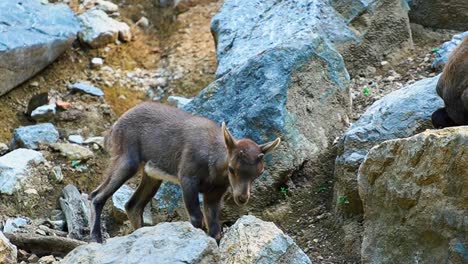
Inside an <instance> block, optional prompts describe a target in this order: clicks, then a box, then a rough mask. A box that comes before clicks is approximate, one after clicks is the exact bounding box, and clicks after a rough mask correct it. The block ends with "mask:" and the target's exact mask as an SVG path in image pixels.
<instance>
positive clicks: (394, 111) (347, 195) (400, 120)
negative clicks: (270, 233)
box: [335, 76, 443, 214]
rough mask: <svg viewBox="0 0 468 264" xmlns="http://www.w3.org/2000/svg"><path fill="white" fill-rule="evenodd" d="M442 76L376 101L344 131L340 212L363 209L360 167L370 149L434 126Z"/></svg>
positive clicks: (339, 178)
mask: <svg viewBox="0 0 468 264" xmlns="http://www.w3.org/2000/svg"><path fill="white" fill-rule="evenodd" d="M438 79H439V76H436V77H433V78H428V79H424V80H421V81H418V82H416V83H414V84H412V85H410V86H407V87H404V88H402V89H400V90H397V91H394V92H392V93H390V94H388V95H387V96H385V97H383V98H382V99H380V100H378V101H377V102H375V103H374V104H373V105H372V106H371V107H369V109H367V111H366V112H365V113H364V114H363V115H362V116H361V118H360V119H359V120H358V121H357V122H356V123H354V124H353V125H352V126H351V127H350V128H349V129H348V131H346V133H345V134H344V135H343V137H342V138H341V140H340V142H339V144H338V157H337V158H336V163H335V178H336V184H335V202H336V204H335V206H336V209H337V210H339V211H341V212H346V213H350V214H360V213H362V204H361V200H360V198H359V194H358V188H357V171H358V168H359V165H360V164H361V162H362V161H363V160H364V157H365V156H366V154H367V152H368V151H369V149H371V148H372V147H373V146H375V145H377V144H379V143H381V142H383V141H385V140H388V139H395V138H404V137H409V136H412V135H414V134H416V133H418V132H421V131H423V130H424V129H426V128H432V124H431V115H432V113H433V112H434V111H435V110H437V109H438V108H441V107H443V101H442V99H440V97H439V96H438V95H437V93H436V90H435V89H436V85H437V81H438Z"/></svg>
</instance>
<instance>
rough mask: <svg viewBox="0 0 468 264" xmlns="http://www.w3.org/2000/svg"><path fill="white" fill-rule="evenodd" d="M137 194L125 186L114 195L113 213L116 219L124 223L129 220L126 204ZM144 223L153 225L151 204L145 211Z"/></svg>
mask: <svg viewBox="0 0 468 264" xmlns="http://www.w3.org/2000/svg"><path fill="white" fill-rule="evenodd" d="M134 192H135V190H133V189H132V188H131V187H130V186H128V185H126V184H124V185H122V187H120V188H119V189H118V190H117V191H116V192H115V193H114V194H113V195H112V205H113V208H112V210H113V211H112V213H113V215H114V218H115V219H116V220H117V221H118V222H120V223H122V222H123V221H125V220H127V213H126V212H125V204H126V203H127V201H128V200H130V197H132V194H133V193H134ZM143 222H144V224H146V225H152V224H153V217H152V215H151V204H150V203H149V204H147V205H146V207H145V210H144V211H143Z"/></svg>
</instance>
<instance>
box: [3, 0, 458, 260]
mask: <svg viewBox="0 0 468 264" xmlns="http://www.w3.org/2000/svg"><path fill="white" fill-rule="evenodd" d="M69 2H70V5H71V6H72V7H73V9H74V11H75V12H77V13H82V12H83V10H82V9H80V8H79V5H78V4H77V1H69ZM85 2H86V1H85ZM113 2H114V3H116V4H118V5H119V10H120V14H119V16H118V18H119V20H121V21H124V22H126V23H128V24H129V25H130V28H131V31H132V34H133V38H132V40H131V41H129V42H127V43H120V42H118V43H112V44H109V45H106V46H105V47H103V48H99V49H89V48H87V47H85V46H83V45H80V44H79V43H75V44H74V45H73V48H72V49H70V50H68V51H67V52H65V53H64V54H63V55H62V56H60V58H59V59H58V60H57V61H55V62H54V63H53V64H52V65H50V66H49V67H47V68H46V69H45V70H43V71H42V72H41V73H40V74H38V75H37V76H35V77H33V78H32V79H30V80H28V81H27V82H25V83H23V84H22V85H20V86H19V87H18V88H16V89H14V90H12V91H11V92H9V93H8V94H6V95H4V96H1V97H0V113H1V115H2V119H1V121H0V124H1V126H0V127H2V129H1V130H0V142H3V143H8V142H9V141H10V140H11V138H12V133H13V129H14V128H17V127H18V126H20V125H21V126H24V125H30V124H33V123H34V122H33V121H31V120H29V119H28V118H27V117H26V116H25V115H24V113H25V112H27V108H28V103H29V101H30V99H31V98H32V97H33V96H34V95H38V94H40V93H43V92H47V93H48V95H49V97H50V98H54V99H56V100H62V101H64V102H67V103H69V104H70V105H69V106H66V108H65V109H63V110H62V111H60V112H59V113H58V114H57V115H56V116H55V120H54V124H55V126H56V127H57V128H58V132H59V133H60V136H61V138H68V137H69V135H81V136H82V137H83V138H84V139H87V138H90V137H96V136H102V135H103V133H105V131H106V130H107V129H108V128H109V127H110V125H111V124H112V123H113V122H114V121H115V120H116V118H117V117H118V116H120V115H121V114H122V113H124V112H125V111H126V110H127V109H129V108H130V107H132V106H134V105H136V104H137V103H139V102H141V101H145V100H157V101H162V102H166V101H167V98H168V97H169V96H171V95H178V96H184V97H193V96H194V95H196V94H197V92H198V91H200V90H201V89H202V88H204V87H205V86H206V85H207V84H209V83H210V82H211V81H212V80H213V79H214V73H215V70H216V55H215V48H214V42H213V40H212V36H211V33H210V30H209V24H210V20H211V18H212V16H213V15H214V14H215V13H216V12H217V11H218V9H219V8H220V6H221V3H220V2H217V1H210V0H200V1H188V2H189V3H190V4H188V5H186V6H182V7H180V8H179V9H177V10H176V11H175V12H173V11H171V12H168V13H167V14H166V13H164V14H165V15H164V16H162V17H161V15H160V14H161V12H163V11H162V10H161V9H157V8H156V7H155V6H154V3H153V2H154V1H150V0H133V1H117V0H116V1H113ZM164 12H165V11H164ZM142 17H146V18H147V19H148V25H145V22H144V20H143V22H142V21H141V18H142ZM413 26H414V27H415V28H414V29H413V32H414V36H413V37H414V40H415V43H414V44H415V47H414V50H412V51H411V54H410V56H409V57H408V58H405V59H403V60H402V61H400V62H398V63H393V64H391V63H389V62H386V61H382V62H381V64H380V67H377V68H376V67H367V68H366V69H365V70H363V71H362V72H360V73H359V74H357V75H356V76H352V79H351V92H352V98H353V105H352V107H353V111H352V116H351V120H350V122H351V123H352V122H354V121H356V120H357V119H358V118H359V117H360V116H361V115H362V114H363V113H364V112H365V110H366V109H367V108H368V107H369V106H370V105H371V104H372V103H374V102H375V101H376V100H378V99H380V98H382V97H383V96H384V95H386V94H388V93H390V92H392V91H394V90H397V89H399V88H401V87H403V86H406V85H408V84H411V83H414V82H416V81H418V80H420V79H423V78H427V77H432V76H435V75H437V74H438V71H436V70H434V69H432V67H431V64H432V62H433V60H434V57H435V53H434V51H435V48H436V47H438V46H440V44H441V43H443V42H444V41H447V40H449V39H450V37H451V36H452V35H453V33H454V32H452V31H447V30H437V31H432V30H427V29H421V28H420V27H418V26H416V25H413ZM95 58H101V59H102V65H101V63H98V62H99V60H97V61H96V60H94V62H93V59H95ZM79 81H88V82H90V83H91V84H93V85H95V86H97V87H99V88H101V89H102V90H103V91H104V97H96V96H92V95H89V94H81V93H71V92H70V90H69V89H68V85H69V84H71V83H75V82H79ZM83 113H86V114H84V115H83ZM67 141H70V140H62V141H61V143H68V142H67ZM89 147H90V149H92V153H93V156H92V157H90V158H86V159H84V158H83V159H82V158H70V156H66V155H65V156H64V155H63V153H64V151H60V150H56V148H51V147H48V146H41V147H39V149H40V150H43V153H45V154H44V158H45V160H47V161H46V163H45V166H41V167H40V168H37V169H34V170H33V171H31V172H30V173H31V175H34V176H35V177H30V178H31V179H32V180H30V181H28V182H27V183H26V185H25V187H24V190H25V195H21V196H18V195H14V196H0V200H1V203H0V211H1V212H2V214H1V215H0V222H3V221H4V220H6V219H7V218H10V217H15V216H26V217H28V218H31V219H53V218H54V215H55V214H56V213H57V211H56V210H55V209H58V208H59V205H58V202H57V198H58V197H59V196H60V193H61V191H62V189H63V187H64V186H66V185H67V184H74V185H75V186H77V187H78V188H79V190H80V191H82V192H84V193H89V192H90V191H92V190H93V189H94V188H95V187H96V186H97V185H98V184H99V183H100V182H101V179H102V176H101V175H103V173H104V170H105V167H106V164H107V158H108V156H107V154H106V153H105V151H104V150H103V149H102V146H100V145H99V144H97V143H94V144H90V145H89ZM330 155H331V156H333V155H334V153H330ZM324 160H325V161H327V162H328V164H327V162H324V164H322V165H321V166H317V164H309V163H305V164H304V165H303V170H302V171H301V172H300V173H296V174H295V175H293V177H292V184H291V185H288V186H284V187H283V188H281V189H279V190H278V192H281V197H282V198H283V199H282V200H281V201H280V203H279V204H278V205H275V207H274V208H270V209H268V210H269V211H268V212H267V213H266V215H269V217H268V218H269V219H265V220H271V221H274V222H275V223H276V224H277V225H278V226H279V227H280V228H281V229H282V230H283V231H284V232H285V233H286V234H289V235H290V236H291V237H292V238H293V239H294V240H295V241H296V242H297V244H298V245H299V247H300V248H302V249H303V250H304V252H305V253H306V254H307V255H308V256H309V257H310V258H311V259H312V260H313V261H314V263H359V262H360V252H358V251H357V249H358V248H359V246H360V245H357V244H356V239H355V238H356V236H357V237H359V236H360V234H359V233H357V234H356V233H355V234H354V237H352V238H348V237H347V235H348V234H351V233H353V232H358V230H360V228H359V226H356V225H352V224H351V225H347V226H345V227H344V228H342V227H341V223H340V220H337V219H336V218H334V217H332V214H333V211H332V210H333V209H332V200H333V186H334V181H335V180H334V178H333V171H330V168H331V167H333V164H330V162H331V161H330V160H332V159H327V158H324ZM55 168H59V169H55ZM56 171H60V174H61V175H62V176H57V173H54V172H56ZM136 182H138V180H137V179H135V180H134V181H132V182H131V183H130V186H135V183H136ZM38 194H40V195H38ZM108 213H109V212H108ZM109 221H111V220H109ZM39 222H40V221H39ZM110 225H111V224H110ZM124 226H125V224H124ZM109 232H110V233H111V235H116V234H124V233H126V231H125V227H124V228H120V227H117V228H115V230H110V231H109ZM358 241H359V242H360V240H358ZM46 258H48V259H42V260H41V261H40V260H39V258H38V257H37V256H35V255H30V254H29V253H27V252H26V251H20V253H19V260H20V261H24V263H54V260H56V259H54V258H53V257H51V256H47V257H46ZM57 259H60V258H57Z"/></svg>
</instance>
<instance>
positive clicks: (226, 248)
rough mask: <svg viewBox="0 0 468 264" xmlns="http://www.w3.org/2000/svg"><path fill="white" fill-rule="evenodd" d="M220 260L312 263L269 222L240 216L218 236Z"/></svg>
mask: <svg viewBox="0 0 468 264" xmlns="http://www.w3.org/2000/svg"><path fill="white" fill-rule="evenodd" d="M219 249H220V251H221V255H222V261H221V263H226V264H227V263H237V264H254V263H258V264H260V263H286V264H289V263H290V264H293V263H294V264H306V263H312V262H311V261H310V259H309V257H307V255H306V254H305V253H304V252H303V251H302V250H301V249H300V248H299V246H297V245H296V243H294V241H293V240H292V238H291V237H289V236H288V235H286V234H284V233H283V231H281V230H280V229H279V228H278V227H276V225H275V224H273V223H272V222H265V221H262V220H260V219H258V218H256V217H255V216H251V215H246V216H243V217H241V218H240V219H239V220H238V221H237V222H236V223H235V224H234V225H233V226H231V227H230V228H229V230H228V231H227V232H226V234H225V235H224V237H223V238H222V240H221V244H220V245H219Z"/></svg>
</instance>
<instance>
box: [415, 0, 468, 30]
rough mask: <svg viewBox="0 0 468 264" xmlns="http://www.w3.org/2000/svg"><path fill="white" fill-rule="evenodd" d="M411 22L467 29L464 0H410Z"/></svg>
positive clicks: (466, 12) (467, 5)
mask: <svg viewBox="0 0 468 264" xmlns="http://www.w3.org/2000/svg"><path fill="white" fill-rule="evenodd" d="M409 2H410V4H411V11H410V13H409V15H410V18H411V22H413V23H417V24H420V25H423V26H426V27H431V28H447V29H455V30H466V29H468V15H467V14H468V4H467V2H466V0H450V1H447V0H411V1H409Z"/></svg>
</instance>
